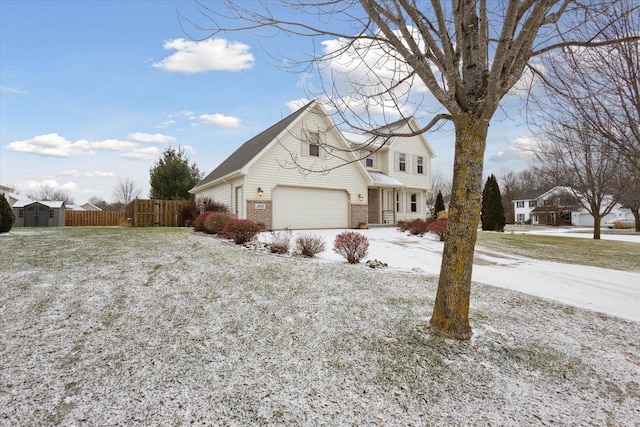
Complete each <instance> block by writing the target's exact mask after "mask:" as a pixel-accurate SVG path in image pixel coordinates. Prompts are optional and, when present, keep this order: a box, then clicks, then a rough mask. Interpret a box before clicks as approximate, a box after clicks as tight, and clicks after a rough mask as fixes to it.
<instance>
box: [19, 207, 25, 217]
mask: <svg viewBox="0 0 640 427" xmlns="http://www.w3.org/2000/svg"><path fill="white" fill-rule="evenodd" d="M18 218H24V209H18Z"/></svg>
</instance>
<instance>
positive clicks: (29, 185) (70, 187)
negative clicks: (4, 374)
mask: <svg viewBox="0 0 640 427" xmlns="http://www.w3.org/2000/svg"><path fill="white" fill-rule="evenodd" d="M42 187H50V188H53V189H54V190H64V191H75V190H77V189H78V184H76V183H75V182H71V181H68V182H65V183H63V184H61V183H59V182H58V181H56V180H55V179H53V178H45V179H42V180H40V181H34V180H28V181H25V182H24V183H23V184H22V185H21V186H20V190H21V191H32V190H38V189H40V188H42Z"/></svg>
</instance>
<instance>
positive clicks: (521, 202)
mask: <svg viewBox="0 0 640 427" xmlns="http://www.w3.org/2000/svg"><path fill="white" fill-rule="evenodd" d="M516 208H524V201H519V202H516Z"/></svg>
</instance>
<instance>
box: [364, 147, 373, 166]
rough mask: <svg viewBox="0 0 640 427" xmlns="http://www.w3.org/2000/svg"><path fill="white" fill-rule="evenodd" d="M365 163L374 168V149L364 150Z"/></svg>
mask: <svg viewBox="0 0 640 427" xmlns="http://www.w3.org/2000/svg"><path fill="white" fill-rule="evenodd" d="M364 156H365V157H364V165H365V166H366V167H368V168H373V167H375V166H374V161H373V156H374V153H373V151H365V152H364Z"/></svg>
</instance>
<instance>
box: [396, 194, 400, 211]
mask: <svg viewBox="0 0 640 427" xmlns="http://www.w3.org/2000/svg"><path fill="white" fill-rule="evenodd" d="M396 212H400V193H396Z"/></svg>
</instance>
